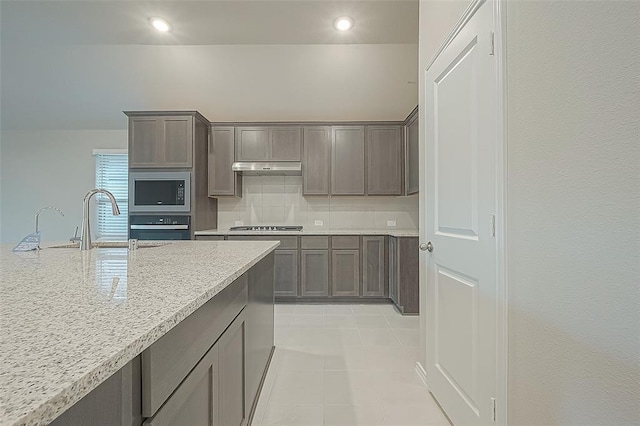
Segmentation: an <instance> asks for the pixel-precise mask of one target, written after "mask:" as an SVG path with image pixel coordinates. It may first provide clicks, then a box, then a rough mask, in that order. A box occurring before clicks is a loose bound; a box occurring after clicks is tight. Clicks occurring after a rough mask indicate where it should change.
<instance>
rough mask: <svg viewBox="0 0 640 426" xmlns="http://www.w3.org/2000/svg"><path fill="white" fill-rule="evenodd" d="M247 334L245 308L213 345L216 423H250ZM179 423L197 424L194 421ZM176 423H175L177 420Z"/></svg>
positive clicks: (233, 425) (236, 425)
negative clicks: (217, 404)
mask: <svg viewBox="0 0 640 426" xmlns="http://www.w3.org/2000/svg"><path fill="white" fill-rule="evenodd" d="M245 335H246V319H245V312H244V311H243V312H242V313H240V315H238V317H237V318H236V319H235V320H234V321H233V322H232V323H231V325H230V326H229V328H227V330H226V331H225V332H224V334H223V335H222V336H220V339H219V340H218V342H217V343H216V344H215V345H214V349H217V351H218V366H219V369H220V371H219V372H218V386H217V389H215V391H217V392H215V393H217V395H218V398H219V399H218V402H219V408H218V413H219V418H218V422H217V423H216V424H219V425H225V426H226V425H229V426H242V425H245V424H247V416H248V410H247V404H246V400H245V386H246V374H245V373H246V372H245V359H246V351H245ZM178 423H179V424H185V425H187V424H188V425H195V424H197V423H192V422H178ZM174 424H175V423H174Z"/></svg>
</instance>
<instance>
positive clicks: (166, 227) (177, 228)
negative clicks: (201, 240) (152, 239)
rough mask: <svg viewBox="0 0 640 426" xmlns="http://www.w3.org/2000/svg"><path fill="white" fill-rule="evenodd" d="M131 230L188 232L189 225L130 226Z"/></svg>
mask: <svg viewBox="0 0 640 426" xmlns="http://www.w3.org/2000/svg"><path fill="white" fill-rule="evenodd" d="M130 228H131V229H141V230H153V229H156V230H157V229H169V230H179V229H184V230H188V229H189V225H131V226H130Z"/></svg>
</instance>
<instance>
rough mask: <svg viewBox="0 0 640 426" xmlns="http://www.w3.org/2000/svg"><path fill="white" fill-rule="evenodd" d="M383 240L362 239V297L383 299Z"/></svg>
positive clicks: (376, 238)
mask: <svg viewBox="0 0 640 426" xmlns="http://www.w3.org/2000/svg"><path fill="white" fill-rule="evenodd" d="M384 238H385V237H362V295H363V296H377V297H384V295H385V284H386V282H385V281H386V280H385V275H384V269H385V268H384V265H385V262H384Z"/></svg>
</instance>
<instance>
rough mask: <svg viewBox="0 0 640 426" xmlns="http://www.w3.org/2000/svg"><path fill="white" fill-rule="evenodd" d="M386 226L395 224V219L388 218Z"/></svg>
mask: <svg viewBox="0 0 640 426" xmlns="http://www.w3.org/2000/svg"><path fill="white" fill-rule="evenodd" d="M387 226H396V221H395V220H388V221H387Z"/></svg>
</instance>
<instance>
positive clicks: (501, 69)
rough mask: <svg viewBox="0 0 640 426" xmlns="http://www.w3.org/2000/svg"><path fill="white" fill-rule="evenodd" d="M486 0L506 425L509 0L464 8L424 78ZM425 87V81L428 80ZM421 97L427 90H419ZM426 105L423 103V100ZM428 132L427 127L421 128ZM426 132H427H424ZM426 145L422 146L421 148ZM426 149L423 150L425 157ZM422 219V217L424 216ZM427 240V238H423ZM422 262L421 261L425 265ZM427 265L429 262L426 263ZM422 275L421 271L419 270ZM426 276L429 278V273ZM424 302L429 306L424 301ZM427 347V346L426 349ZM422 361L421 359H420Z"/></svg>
mask: <svg viewBox="0 0 640 426" xmlns="http://www.w3.org/2000/svg"><path fill="white" fill-rule="evenodd" d="M486 1H493V13H492V14H493V24H494V55H495V56H496V72H495V76H494V77H495V81H496V89H497V92H498V93H497V97H496V99H497V105H496V107H497V109H498V116H497V120H496V127H497V128H496V142H495V143H496V146H495V148H496V176H495V179H496V181H495V183H496V213H495V214H496V223H495V232H496V395H495V398H496V423H497V424H500V425H507V424H508V422H507V386H508V309H507V306H508V300H509V299H508V269H507V251H506V241H507V238H506V237H507V236H506V230H507V214H506V213H507V61H506V55H507V44H506V39H507V0H473V1H471V3H470V4H469V6H468V7H467V9H466V10H465V11H464V13H463V14H462V16H461V17H460V19H459V20H458V22H457V23H456V25H455V26H454V27H453V29H452V30H451V32H450V33H449V34H448V35H447V38H446V39H445V40H444V42H443V43H442V45H441V46H440V47H439V48H438V50H437V51H436V53H435V54H434V55H433V57H432V58H431V60H429V62H428V63H427V65H426V66H425V68H424V69H423V70H421V72H422V75H421V78H425V75H426V71H427V70H428V69H429V67H431V65H433V63H434V62H435V60H436V59H437V58H438V56H439V55H440V54H441V53H442V51H443V50H445V49H446V48H447V47H448V46H449V44H451V42H452V41H453V39H454V38H455V37H456V36H457V35H458V33H460V31H461V30H462V28H463V27H464V25H465V24H466V23H467V22H468V21H469V19H471V17H472V16H473V15H474V13H475V11H476V10H477V9H478V8H479V7H480V6H481V5H482V4H484V3H485V2H486ZM425 88H426V81H425ZM419 96H420V99H422V98H423V96H424V93H419ZM423 105H424V103H423ZM419 114H420V119H421V126H424V125H425V123H426V111H425V108H424V107H422V108H421V111H420V112H419ZM420 130H421V131H422V132H425V130H424V129H420ZM425 134H426V133H425ZM423 150H424V147H421V151H423ZM425 156H426V153H425V154H423V157H425ZM420 178H421V179H420V183H421V184H422V183H423V182H424V179H425V178H424V174H423V173H421V174H420ZM424 191H425V188H421V190H420V192H421V197H420V198H421V200H420V201H421V203H424V199H423V196H424V195H423V194H424ZM421 220H422V218H421ZM425 236H426V230H421V232H420V237H421V239H424V237H425ZM421 242H426V241H421ZM422 264H423V262H421V266H422ZM424 266H425V267H426V264H424ZM420 275H421V276H422V275H423V274H422V273H421V274H420ZM424 276H425V286H421V287H422V288H426V280H427V279H428V274H426V273H425V274H424ZM421 306H426V303H424V301H421ZM425 350H426V349H425ZM421 361H422V360H421ZM416 371H417V373H418V375H419V376H420V378H421V379H422V381H423V382H425V383H426V372H425V370H424V367H423V366H422V365H421V363H420V362H418V363H417V364H416Z"/></svg>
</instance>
